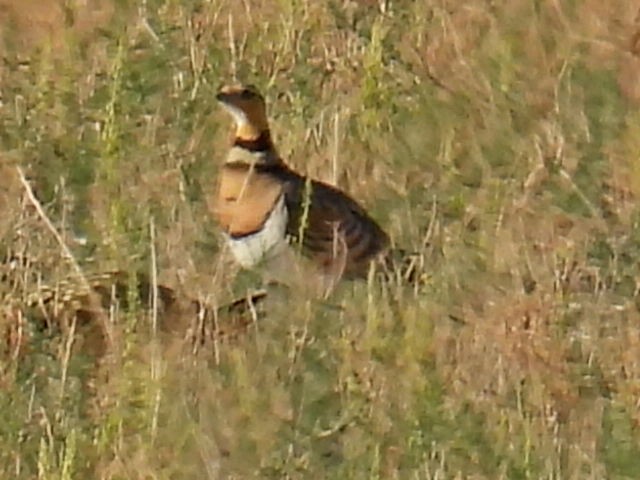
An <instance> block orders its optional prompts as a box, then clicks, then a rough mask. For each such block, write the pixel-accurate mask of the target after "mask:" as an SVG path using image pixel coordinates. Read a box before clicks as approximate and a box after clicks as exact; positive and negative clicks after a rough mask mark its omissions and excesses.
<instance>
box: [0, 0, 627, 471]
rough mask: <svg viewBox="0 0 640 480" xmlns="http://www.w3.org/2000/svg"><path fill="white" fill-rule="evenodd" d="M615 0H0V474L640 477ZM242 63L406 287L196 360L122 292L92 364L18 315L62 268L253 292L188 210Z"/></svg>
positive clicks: (262, 325)
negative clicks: (365, 224) (223, 101)
mask: <svg viewBox="0 0 640 480" xmlns="http://www.w3.org/2000/svg"><path fill="white" fill-rule="evenodd" d="M637 8H638V6H637V5H634V2H629V1H627V0H611V1H608V2H602V1H596V0H583V1H580V2H576V1H570V0H566V1H556V2H540V1H533V0H511V1H508V2H506V1H505V2H486V1H483V0H469V1H466V2H459V1H453V0H451V1H450V0H443V1H435V0H419V1H411V0H404V1H401V0H397V1H393V0H380V1H379V2H375V1H372V0H371V1H369V0H359V1H356V0H351V1H349V0H344V1H343V0H325V1H310V0H257V1H227V0H215V1H212V0H184V1H172V0H146V1H137V2H134V1H128V0H120V1H115V0H88V1H85V2H69V1H62V0H59V1H56V0H21V1H15V0H0V26H1V27H0V28H1V32H2V33H1V38H0V42H1V44H0V46H1V48H0V51H2V62H3V65H2V67H1V70H0V88H1V90H0V91H1V95H2V96H1V107H0V122H1V127H0V142H1V143H0V211H2V215H1V216H0V246H1V249H2V255H3V256H5V257H6V258H7V260H6V262H5V264H4V266H3V267H1V268H2V269H3V270H2V271H1V272H0V274H1V276H2V280H3V281H2V282H1V283H0V295H1V296H2V304H1V305H0V327H1V331H2V333H3V338H4V340H3V348H2V351H1V352H0V384H1V385H2V392H3V394H2V395H1V396H0V405H1V407H0V478H16V479H27V478H39V479H43V480H44V479H46V480H49V479H71V478H79V479H82V478H100V479H125V478H126V479H137V478H140V479H142V478H145V479H150V478H154V479H192V478H193V479H196V478H197V479H202V478H237V479H239V478H292V479H293V478H336V479H338V478H339V479H351V478H353V479H359V478H384V479H387V478H389V479H393V478H398V479H404V478H425V479H436V478H437V479H443V478H452V479H453V478H459V479H462V478H469V479H498V478H504V479H538V478H546V479H552V478H553V479H586V478H592V479H602V478H611V479H623V478H630V479H631V478H638V477H639V476H640V433H639V431H638V427H639V425H640V410H639V409H638V401H639V395H640V390H639V385H640V383H639V382H640V300H639V298H640V297H639V296H638V290H639V280H640V273H639V269H638V265H639V262H640V243H639V242H640V207H639V206H638V203H637V201H636V199H637V197H638V195H640V161H639V160H640V113H639V110H638V105H639V103H640V82H639V81H638V80H639V79H640V40H639V39H640V17H639V16H638V15H639V12H638V10H637ZM234 79H239V80H242V81H245V82H251V83H254V84H256V85H257V86H258V87H260V88H261V89H262V90H263V91H264V92H265V94H266V96H267V98H268V99H269V104H270V112H271V117H272V119H273V121H274V132H273V133H274V138H275V139H276V142H277V145H278V146H279V148H280V151H281V153H282V155H283V156H284V157H285V158H286V159H287V160H288V161H289V162H290V163H291V164H293V165H294V166H295V167H296V168H298V169H299V170H301V171H304V172H308V173H309V174H311V175H313V176H314V177H318V178H321V179H324V180H326V181H330V182H334V183H336V184H338V185H340V186H341V187H342V188H345V189H346V190H348V191H349V192H350V193H352V194H353V195H354V196H355V197H356V198H357V199H359V200H360V201H361V202H362V203H363V204H365V205H366V206H367V208H368V209H370V211H371V212H372V215H373V216H374V217H375V218H376V219H378V220H380V222H381V223H383V224H384V225H386V227H387V230H388V231H389V234H390V235H391V237H392V239H393V242H394V244H395V245H396V246H398V247H402V248H405V249H407V250H409V251H415V252H417V253H418V256H417V258H418V260H419V262H420V265H421V267H420V271H421V272H422V273H421V278H420V281H419V282H409V281H406V280H405V279H402V278H398V279H395V280H388V281H381V280H378V279H376V278H373V277H372V278H371V279H370V281H369V282H360V283H357V282H356V283H345V284H343V285H341V287H340V288H339V289H338V290H337V291H336V292H335V294H334V295H333V296H332V297H330V298H329V299H328V300H327V301H326V302H319V301H314V300H309V299H307V298H306V297H304V296H303V295H297V294H296V293H295V292H292V293H291V294H290V295H289V298H288V299H287V300H286V306H285V305H279V304H278V302H276V304H275V305H274V306H273V308H272V311H271V312H270V313H269V315H267V317H266V318H264V320H263V321H261V322H259V323H258V324H257V325H256V326H255V327H254V328H251V329H250V330H249V331H248V332H247V333H246V334H245V335H241V336H240V337H239V338H237V339H235V340H232V341H231V340H230V341H223V342H222V341H221V342H218V341H210V342H204V343H203V344H198V345H197V347H198V348H193V345H192V344H191V343H189V342H187V341H185V340H184V335H173V336H172V335H163V334H161V333H159V332H158V330H157V328H156V322H155V321H154V320H155V319H156V314H155V313H154V312H153V311H151V312H149V311H148V310H147V309H144V308H142V306H141V305H140V302H139V301H135V300H136V299H135V298H131V299H130V300H132V301H129V302H127V303H126V305H124V304H123V305H121V307H120V308H118V309H115V308H112V309H111V310H110V311H109V316H108V319H107V323H108V325H107V330H108V331H109V332H110V342H109V345H108V346H107V347H106V351H104V352H101V354H100V355H99V356H98V357H96V356H95V355H92V354H91V352H88V351H86V350H85V349H83V348H81V347H82V342H83V340H86V339H84V338H83V337H82V334H81V332H80V329H79V325H76V322H75V320H74V321H72V322H71V323H70V324H68V325H67V327H66V328H58V327H57V326H56V325H54V324H53V321H52V319H51V318H49V319H48V320H46V321H44V322H43V321H41V320H37V319H36V318H35V317H33V316H31V315H29V314H28V313H25V311H24V310H23V309H22V308H21V305H22V304H23V303H24V302H25V299H26V298H27V297H28V295H29V294H30V292H33V291H34V289H36V288H37V287H38V285H40V284H47V285H52V286H55V285H57V284H59V282H61V281H63V280H64V281H69V279H70V278H71V279H72V281H74V280H73V279H76V281H77V278H78V271H77V270H76V266H74V263H75V264H76V265H77V267H78V268H79V269H80V271H81V272H82V273H83V275H89V274H90V273H93V272H101V271H105V270H111V269H119V270H124V271H126V272H130V274H131V276H132V281H135V277H136V272H149V271H152V272H153V271H157V272H158V275H159V279H160V282H161V283H163V284H165V285H170V286H172V287H174V288H176V289H177V290H178V291H180V292H187V293H188V294H189V295H190V296H191V297H193V298H200V299H205V300H207V301H209V302H211V303H214V304H216V303H220V304H221V303H224V302H226V301H228V300H229V299H232V298H235V297H237V296H238V295H243V294H244V292H245V291H246V289H247V288H249V287H250V286H251V285H253V283H252V282H253V281H254V279H253V278H251V275H250V274H248V273H245V272H240V273H238V272H237V269H236V267H234V266H233V263H232V262H231V261H230V259H229V258H228V257H227V255H226V254H225V253H224V252H223V251H221V250H220V249H219V246H220V244H219V239H218V235H217V230H216V226H215V224H214V223H213V222H212V221H211V220H210V218H209V217H208V215H207V212H206V206H205V204H206V202H205V196H206V194H207V191H208V189H209V188H210V186H211V185H213V184H214V182H215V179H216V172H217V168H218V165H219V162H220V160H221V158H222V156H223V155H224V150H225V148H227V134H228V129H229V118H228V117H227V116H226V115H225V114H224V113H223V112H221V111H220V109H219V108H218V107H217V105H216V102H215V98H214V95H215V91H216V89H217V87H218V86H219V85H220V84H222V83H228V82H230V81H233V80H234ZM18 167H19V169H20V171H23V172H24V173H25V175H26V177H27V179H28V182H29V183H28V184H29V185H30V186H31V188H33V191H34V193H35V196H36V197H37V199H38V201H39V202H40V203H41V204H42V206H43V209H44V212H45V213H46V217H45V218H48V219H49V220H50V221H51V222H52V225H53V227H55V228H54V229H51V228H48V227H47V225H46V223H45V222H44V220H43V216H42V215H40V214H39V213H38V212H37V210H36V209H35V207H34V202H33V201H31V200H30V199H29V197H28V196H27V189H26V184H25V183H24V182H23V181H21V179H20V176H19V173H18ZM54 231H55V232H58V233H59V235H60V238H58V239H57V238H56V237H55V235H54V234H53V232H54ZM60 240H62V241H60ZM62 245H64V246H66V247H67V248H68V249H69V250H70V252H71V254H72V256H73V259H71V258H70V257H69V255H68V254H66V253H65V251H64V250H63V248H62ZM16 258H19V259H20V260H18V261H16V260H15V259H16ZM23 258H28V260H22V259H23ZM156 313H157V312H156ZM69 325H70V327H69ZM76 326H78V328H77V329H76Z"/></svg>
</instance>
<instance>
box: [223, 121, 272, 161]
mask: <svg viewBox="0 0 640 480" xmlns="http://www.w3.org/2000/svg"><path fill="white" fill-rule="evenodd" d="M240 162H242V163H249V164H277V163H282V160H281V159H280V156H279V155H278V152H277V150H276V148H275V146H274V144H273V141H272V140H271V133H270V131H269V129H268V128H266V129H262V130H260V131H258V130H255V129H253V130H247V129H246V128H245V129H242V128H241V127H238V129H237V130H236V134H235V136H234V139H233V146H232V147H231V150H230V151H229V154H228V155H227V160H226V163H240Z"/></svg>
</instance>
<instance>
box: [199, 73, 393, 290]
mask: <svg viewBox="0 0 640 480" xmlns="http://www.w3.org/2000/svg"><path fill="white" fill-rule="evenodd" d="M216 99H217V100H218V102H219V103H220V104H221V105H222V107H223V108H224V110H226V111H227V112H228V113H229V114H230V115H231V117H232V118H233V121H234V124H235V125H234V127H235V129H234V133H233V141H232V144H231V148H230V149H229V151H228V153H227V155H226V158H225V159H224V162H223V164H222V165H221V167H220V171H219V176H218V177H219V178H218V183H217V191H216V192H214V195H213V196H212V200H211V201H210V210H211V211H212V213H213V216H214V218H215V219H216V220H217V223H218V224H219V226H220V228H221V230H222V232H223V236H224V238H225V240H226V244H227V245H228V246H229V249H230V250H231V253H232V255H233V257H234V258H235V260H236V261H237V263H238V264H239V265H240V266H241V267H244V268H248V269H251V268H255V267H257V266H259V265H266V268H267V270H268V269H269V268H271V267H270V265H271V266H272V265H277V264H279V267H280V270H281V273H283V275H284V276H285V277H290V276H291V272H292V271H293V270H292V269H293V266H292V262H295V259H294V256H293V255H292V251H295V250H296V249H295V248H294V247H295V246H296V245H297V246H298V247H299V250H300V252H301V253H302V255H301V257H303V258H304V259H307V260H308V263H310V264H311V268H312V269H313V271H315V272H317V273H319V274H320V276H321V277H323V278H325V279H326V280H327V281H326V282H324V283H325V286H326V287H327V289H329V290H330V289H331V288H332V287H333V286H335V284H336V283H337V281H339V280H341V279H343V278H344V279H354V278H363V277H366V276H367V274H368V272H369V269H370V266H371V264H372V262H374V261H375V260H376V259H378V258H381V257H382V256H383V255H384V252H385V251H387V249H388V247H389V236H388V235H387V233H386V232H385V231H384V230H383V229H382V227H381V226H380V225H379V224H378V223H377V222H376V221H375V220H374V219H373V218H372V217H371V216H370V215H369V213H368V212H367V211H366V210H365V209H364V207H362V206H361V205H360V204H359V203H358V202H357V201H356V200H355V199H353V198H352V197H351V196H349V195H348V194H347V193H346V192H344V191H342V190H340V189H339V188H337V187H335V186H332V185H329V184H327V183H324V182H322V181H319V180H316V179H312V178H310V177H308V176H306V175H303V174H301V173H298V172H296V171H295V170H294V169H292V168H291V167H290V166H289V165H288V164H287V163H285V161H284V160H283V158H282V157H281V156H280V155H279V153H278V151H277V149H276V147H275V144H274V142H273V139H272V136H271V130H270V124H269V120H268V117H267V107H266V101H265V98H264V96H263V95H262V94H261V93H260V91H259V90H258V89H257V88H256V87H255V86H253V85H244V84H235V85H225V86H223V87H221V88H220V89H219V91H218V93H217V95H216ZM275 260H279V261H275ZM306 279H307V277H306V274H305V276H304V277H303V280H304V281H306Z"/></svg>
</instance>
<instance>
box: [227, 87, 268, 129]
mask: <svg viewBox="0 0 640 480" xmlns="http://www.w3.org/2000/svg"><path fill="white" fill-rule="evenodd" d="M216 99H217V100H218V101H219V102H220V103H221V104H222V106H223V107H224V108H225V109H226V110H227V111H228V112H229V113H230V114H231V116H232V117H233V119H234V121H235V123H236V137H237V138H240V139H242V140H255V139H256V138H258V137H260V135H261V134H263V133H264V132H268V131H269V122H268V120H267V108H266V104H265V101H264V97H263V96H262V95H261V94H260V92H259V91H258V90H257V89H256V87H254V86H253V85H226V86H224V87H222V88H221V89H220V90H219V91H218V94H217V95H216Z"/></svg>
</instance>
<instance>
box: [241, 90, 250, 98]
mask: <svg viewBox="0 0 640 480" xmlns="http://www.w3.org/2000/svg"><path fill="white" fill-rule="evenodd" d="M240 96H241V97H242V98H244V99H249V98H251V97H253V92H252V91H251V90H248V89H246V88H245V89H244V90H242V93H240Z"/></svg>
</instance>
